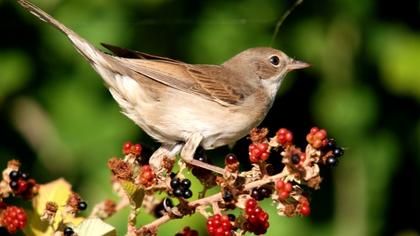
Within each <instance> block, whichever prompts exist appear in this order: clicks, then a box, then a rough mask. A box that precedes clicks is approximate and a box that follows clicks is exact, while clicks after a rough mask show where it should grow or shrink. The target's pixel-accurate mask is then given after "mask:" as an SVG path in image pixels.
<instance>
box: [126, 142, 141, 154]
mask: <svg viewBox="0 0 420 236" xmlns="http://www.w3.org/2000/svg"><path fill="white" fill-rule="evenodd" d="M142 149H143V148H142V146H141V145H140V144H134V145H133V144H132V143H131V142H130V141H128V142H126V143H124V145H123V153H124V154H125V155H128V154H133V155H135V156H140V154H141V150H142Z"/></svg>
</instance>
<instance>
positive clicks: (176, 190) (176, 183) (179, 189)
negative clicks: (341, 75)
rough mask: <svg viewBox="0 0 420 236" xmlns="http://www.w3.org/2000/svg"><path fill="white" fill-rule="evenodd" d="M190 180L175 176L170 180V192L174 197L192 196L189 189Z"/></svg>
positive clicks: (186, 197)
mask: <svg viewBox="0 0 420 236" xmlns="http://www.w3.org/2000/svg"><path fill="white" fill-rule="evenodd" d="M190 187H191V181H190V180H189V179H182V180H181V179H179V178H177V177H175V178H173V179H172V180H171V188H172V194H173V195H174V196H175V197H182V198H185V199H188V198H190V197H192V195H193V193H192V191H191V190H190Z"/></svg>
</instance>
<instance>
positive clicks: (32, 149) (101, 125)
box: [0, 0, 420, 236]
mask: <svg viewBox="0 0 420 236" xmlns="http://www.w3.org/2000/svg"><path fill="white" fill-rule="evenodd" d="M34 2H36V4H38V5H39V6H40V7H41V8H42V9H44V10H45V11H47V12H49V13H50V14H51V15H53V16H55V17H56V18H57V19H59V20H60V21H62V22H63V23H65V24H66V25H67V26H69V27H70V28H72V29H74V30H75V31H76V32H78V33H79V34H80V35H82V36H83V37H85V38H86V39H88V40H89V41H91V42H92V43H93V44H95V45H99V43H100V42H107V43H111V44H115V45H120V46H123V47H128V48H132V49H136V50H139V51H144V52H148V53H152V54H157V55H162V56H167V57H171V58H176V59H180V60H183V61H186V62H191V63H221V62H223V61H224V60H226V59H228V58H229V57H231V56H233V55H234V54H236V53H238V52H240V51H242V50H244V49H246V48H250V47H255V46H267V45H268V44H269V42H270V39H271V36H272V34H273V31H274V26H275V24H276V21H277V19H278V18H279V17H280V16H281V15H282V14H283V13H284V12H285V11H286V9H287V8H288V7H290V6H291V5H292V4H293V1H286V0H284V1H276V0H263V1H258V0H247V1H221V0H220V1H178V0H120V1H111V0H89V1H82V0H67V1H63V0H61V1H59V0H43V1H42V0H37V1H34ZM0 19H1V21H0V22H1V23H0V30H1V37H0V134H1V135H0V167H1V168H4V166H5V165H6V162H7V160H9V159H11V158H17V159H20V160H21V161H22V162H23V169H24V170H26V171H27V172H29V173H30V174H31V175H32V176H34V177H35V178H36V179H37V180H38V181H39V182H41V183H43V182H48V181H51V180H54V179H56V178H59V177H64V178H66V179H67V180H69V181H70V182H71V183H72V184H73V185H74V187H75V189H76V190H77V191H78V192H79V193H80V194H81V195H82V196H83V198H84V199H85V200H86V201H88V203H90V207H92V205H94V203H95V202H98V201H100V200H102V199H105V198H114V199H116V196H115V195H114V194H113V193H112V191H111V186H110V184H109V182H110V181H109V179H110V173H109V170H108V169H107V167H106V162H107V160H108V159H109V158H110V157H112V156H120V155H121V145H122V144H123V143H124V142H125V141H126V140H132V141H135V142H141V143H143V144H145V145H146V146H149V147H150V148H152V149H153V148H157V147H158V144H157V143H154V142H153V141H152V140H151V139H150V138H148V137H147V136H146V135H145V134H144V133H143V132H142V131H141V130H140V129H139V128H138V127H136V126H135V125H134V124H133V123H132V122H131V121H130V120H129V119H127V118H126V117H124V116H123V115H122V114H121V113H120V112H119V108H118V106H117V104H116V103H115V102H114V101H113V100H112V97H111V96H110V94H109V93H108V92H107V90H106V89H105V87H104V86H103V82H102V81H101V79H100V78H99V76H98V75H97V74H96V73H95V72H94V71H93V70H92V69H91V67H90V66H89V65H88V63H87V62H86V61H85V60H83V58H82V57H81V56H80V55H79V54H77V53H76V51H75V50H74V49H73V48H72V46H71V45H70V43H69V42H68V41H67V40H66V38H65V37H64V36H63V35H62V34H61V33H59V32H58V31H56V30H55V29H53V28H52V27H50V26H48V25H46V24H44V23H41V22H40V21H39V20H38V19H36V18H35V17H33V16H32V15H30V14H28V13H27V12H25V11H24V10H23V9H22V8H20V7H19V6H17V4H16V3H15V2H14V1H12V0H0ZM272 46H273V47H275V48H279V49H282V50H283V51H285V52H286V53H287V54H288V55H290V56H292V57H295V58H297V59H301V60H304V61H307V62H309V63H311V64H312V65H313V66H312V67H311V68H309V69H306V70H303V71H299V72H293V73H291V74H290V75H288V79H287V80H286V81H285V82H284V86H282V88H281V89H280V92H279V94H278V98H277V101H276V102H275V104H274V106H273V108H272V110H271V112H270V113H269V115H268V116H267V118H266V120H265V121H264V123H263V124H262V126H265V127H268V128H270V129H271V130H272V131H275V130H277V129H278V128H280V127H287V128H289V129H291V130H292V131H293V132H294V134H295V137H296V138H297V141H298V143H299V144H301V145H303V144H304V137H305V133H306V132H307V130H308V129H309V128H310V127H312V126H313V125H318V126H320V127H323V128H326V129H327V130H328V132H329V134H330V136H333V137H335V138H336V139H337V140H338V143H339V144H340V145H342V146H345V147H346V148H347V150H346V154H345V157H344V158H343V159H342V160H341V162H340V165H339V166H338V167H337V168H335V169H334V170H331V171H327V172H328V173H324V176H325V177H326V179H325V181H324V182H323V184H322V186H321V190H320V191H317V192H315V193H314V195H313V203H312V211H313V213H312V215H311V217H309V218H300V217H296V218H291V219H290V218H285V217H279V216H276V215H275V214H274V208H273V207H269V205H270V202H269V201H265V202H264V204H265V205H266V206H267V207H266V208H267V209H270V212H271V213H273V214H271V216H270V224H271V227H270V229H269V231H268V233H267V235H340V236H343V235H344V236H346V235H349V236H355V235H401V236H403V235H420V203H419V200H420V190H419V189H420V184H419V179H420V174H419V170H420V155H419V152H420V149H419V147H420V119H419V117H420V109H419V108H420V106H419V101H420V1H418V0H411V1H400V2H398V3H397V2H396V1H391V0H385V1H383V0H365V1H351V0H335V1H332V0H330V1H305V2H303V4H302V5H301V6H299V7H298V8H297V9H296V10H295V11H294V12H293V13H292V14H291V15H290V17H289V18H288V19H287V20H286V22H285V23H284V25H283V26H282V27H281V29H280V33H279V35H278V37H277V38H276V40H275V42H274V44H273V45H272ZM227 125H228V124H227ZM247 145H248V143H247V141H246V140H242V141H240V142H239V143H238V145H237V146H236V147H235V148H234V152H235V153H236V154H238V155H239V156H241V157H243V158H244V160H243V162H245V159H246V149H247ZM227 152H229V149H228V148H220V149H218V150H216V151H212V152H210V153H209V155H210V156H212V157H213V159H215V160H219V161H220V160H221V159H222V157H223V156H224V155H225V154H226V153H227ZM194 190H196V191H198V190H199V185H198V183H197V182H194ZM195 197H196V195H195ZM195 197H193V198H195ZM126 215H127V211H125V212H121V213H119V214H117V215H115V216H114V217H112V218H111V219H110V220H109V222H110V223H111V224H113V225H115V226H116V227H117V228H118V231H119V234H120V235H122V234H123V232H125V222H126ZM150 220H151V218H150V217H143V216H141V217H140V218H139V222H140V223H144V222H147V221H150ZM181 224H185V225H187V224H188V225H190V226H192V227H193V228H196V229H199V230H201V231H202V232H205V231H204V229H205V226H204V225H205V223H204V219H203V218H202V217H200V216H198V215H197V216H195V217H186V218H185V219H183V220H175V221H173V222H172V223H170V224H167V225H165V226H163V227H162V228H161V231H160V235H173V234H174V232H176V231H178V230H180V229H181ZM203 234H205V233H203Z"/></svg>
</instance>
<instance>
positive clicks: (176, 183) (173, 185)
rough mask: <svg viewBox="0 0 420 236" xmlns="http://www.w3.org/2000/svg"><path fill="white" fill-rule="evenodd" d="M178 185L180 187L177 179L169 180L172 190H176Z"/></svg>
mask: <svg viewBox="0 0 420 236" xmlns="http://www.w3.org/2000/svg"><path fill="white" fill-rule="evenodd" d="M179 185H180V181H179V178H175V179H172V180H171V188H172V189H176V188H178V187H179Z"/></svg>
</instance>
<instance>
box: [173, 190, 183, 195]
mask: <svg viewBox="0 0 420 236" xmlns="http://www.w3.org/2000/svg"><path fill="white" fill-rule="evenodd" d="M173 194H174V196H175V197H182V196H183V195H184V191H183V190H182V189H180V188H176V189H175V190H174V191H173Z"/></svg>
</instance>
